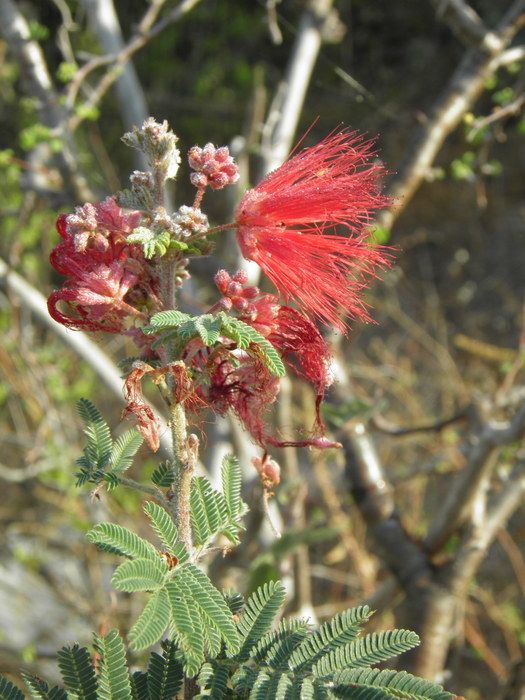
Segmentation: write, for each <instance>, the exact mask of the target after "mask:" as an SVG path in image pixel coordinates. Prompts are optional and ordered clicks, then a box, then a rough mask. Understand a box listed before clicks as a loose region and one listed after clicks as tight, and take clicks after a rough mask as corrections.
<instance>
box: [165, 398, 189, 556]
mask: <svg viewBox="0 0 525 700" xmlns="http://www.w3.org/2000/svg"><path fill="white" fill-rule="evenodd" d="M170 417H171V434H172V438H173V476H174V481H173V485H172V487H171V489H170V491H169V492H168V494H167V495H168V500H169V501H170V504H171V506H170V511H171V513H172V517H173V520H174V522H175V525H176V527H177V530H178V533H179V538H180V540H181V541H182V542H183V543H184V546H185V547H186V549H187V550H188V552H189V553H190V554H191V551H192V541H191V522H190V491H191V479H192V476H193V472H194V470H195V456H194V450H193V449H192V447H190V445H189V441H188V434H187V425H186V414H185V412H184V406H183V404H181V403H176V404H173V405H172V406H171V407H170Z"/></svg>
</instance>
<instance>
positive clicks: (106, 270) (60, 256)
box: [48, 198, 160, 344]
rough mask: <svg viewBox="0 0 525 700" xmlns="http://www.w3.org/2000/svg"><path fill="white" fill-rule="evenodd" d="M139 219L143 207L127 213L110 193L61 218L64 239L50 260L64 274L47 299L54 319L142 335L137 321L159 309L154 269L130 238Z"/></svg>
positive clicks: (74, 325) (85, 327) (79, 326)
mask: <svg viewBox="0 0 525 700" xmlns="http://www.w3.org/2000/svg"><path fill="white" fill-rule="evenodd" d="M139 219H140V213H139V212H131V213H125V212H124V210H122V209H121V208H120V207H119V206H118V205H117V204H116V203H115V201H114V200H113V199H112V198H108V199H106V200H104V201H103V202H102V203H101V204H89V203H88V204H85V205H84V206H83V207H77V208H76V209H75V212H74V213H73V214H69V215H64V214H63V215H61V216H60V217H59V218H58V221H57V230H58V232H59V234H60V236H61V238H62V240H61V241H60V243H58V245H57V246H56V247H55V248H54V250H53V251H52V252H51V255H50V260H51V264H52V265H53V267H54V268H55V269H56V270H57V272H60V273H61V274H63V275H64V276H65V278H66V279H65V282H64V284H63V286H62V288H61V289H59V290H56V291H54V292H53V293H52V294H51V295H50V297H49V300H48V308H49V313H50V314H51V316H52V317H53V318H54V319H55V321H58V322H59V323H61V324H63V325H65V326H68V327H70V328H77V329H82V330H88V331H97V330H104V331H107V332H110V333H127V332H128V331H131V333H130V334H131V335H133V337H134V338H135V339H138V334H137V330H136V329H134V330H131V329H132V324H133V322H134V321H135V320H136V319H137V318H140V319H143V318H146V313H147V312H149V311H155V310H160V301H159V299H158V280H156V278H155V277H154V276H153V268H152V267H151V266H147V265H146V264H145V261H144V256H143V253H142V250H141V247H140V246H138V245H133V244H128V243H127V242H126V237H127V235H128V234H129V233H131V231H132V230H133V228H134V227H135V226H136V224H137V222H138V221H139ZM61 304H63V305H65V307H66V310H67V311H68V313H64V311H62V310H61V308H60V305H61ZM69 312H70V313H69ZM142 335H143V334H142ZM144 338H145V336H144ZM139 344H140V343H139Z"/></svg>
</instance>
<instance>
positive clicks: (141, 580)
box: [111, 557, 169, 593]
mask: <svg viewBox="0 0 525 700" xmlns="http://www.w3.org/2000/svg"><path fill="white" fill-rule="evenodd" d="M168 571H169V569H168V564H167V562H166V560H165V559H162V558H161V557H158V560H157V561H153V560H151V559H131V560H128V561H125V562H124V563H123V564H121V565H120V566H119V567H117V568H116V569H115V573H114V574H113V576H112V578H111V583H112V585H113V586H114V587H115V588H116V589H117V591H124V592H126V593H133V592H136V591H155V590H156V589H157V588H160V587H161V586H162V585H164V583H165V581H166V574H167V573H168Z"/></svg>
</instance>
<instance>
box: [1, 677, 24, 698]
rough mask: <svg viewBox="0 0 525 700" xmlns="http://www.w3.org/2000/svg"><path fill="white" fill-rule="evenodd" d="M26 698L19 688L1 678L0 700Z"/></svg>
mask: <svg viewBox="0 0 525 700" xmlns="http://www.w3.org/2000/svg"><path fill="white" fill-rule="evenodd" d="M25 697H26V696H25V695H24V693H23V692H22V691H21V690H20V688H19V687H18V686H16V685H15V684H14V683H11V681H8V680H7V678H4V677H3V676H0V700H25Z"/></svg>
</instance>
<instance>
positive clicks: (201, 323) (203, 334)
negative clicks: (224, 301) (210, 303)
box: [194, 314, 222, 345]
mask: <svg viewBox="0 0 525 700" xmlns="http://www.w3.org/2000/svg"><path fill="white" fill-rule="evenodd" d="M194 323H195V330H196V332H197V333H198V335H199V336H200V339H201V340H202V342H203V343H204V345H213V344H214V343H216V342H217V340H218V338H219V334H220V332H221V327H222V319H220V318H217V316H213V315H212V314H203V315H202V316H196V317H195V319H194Z"/></svg>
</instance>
